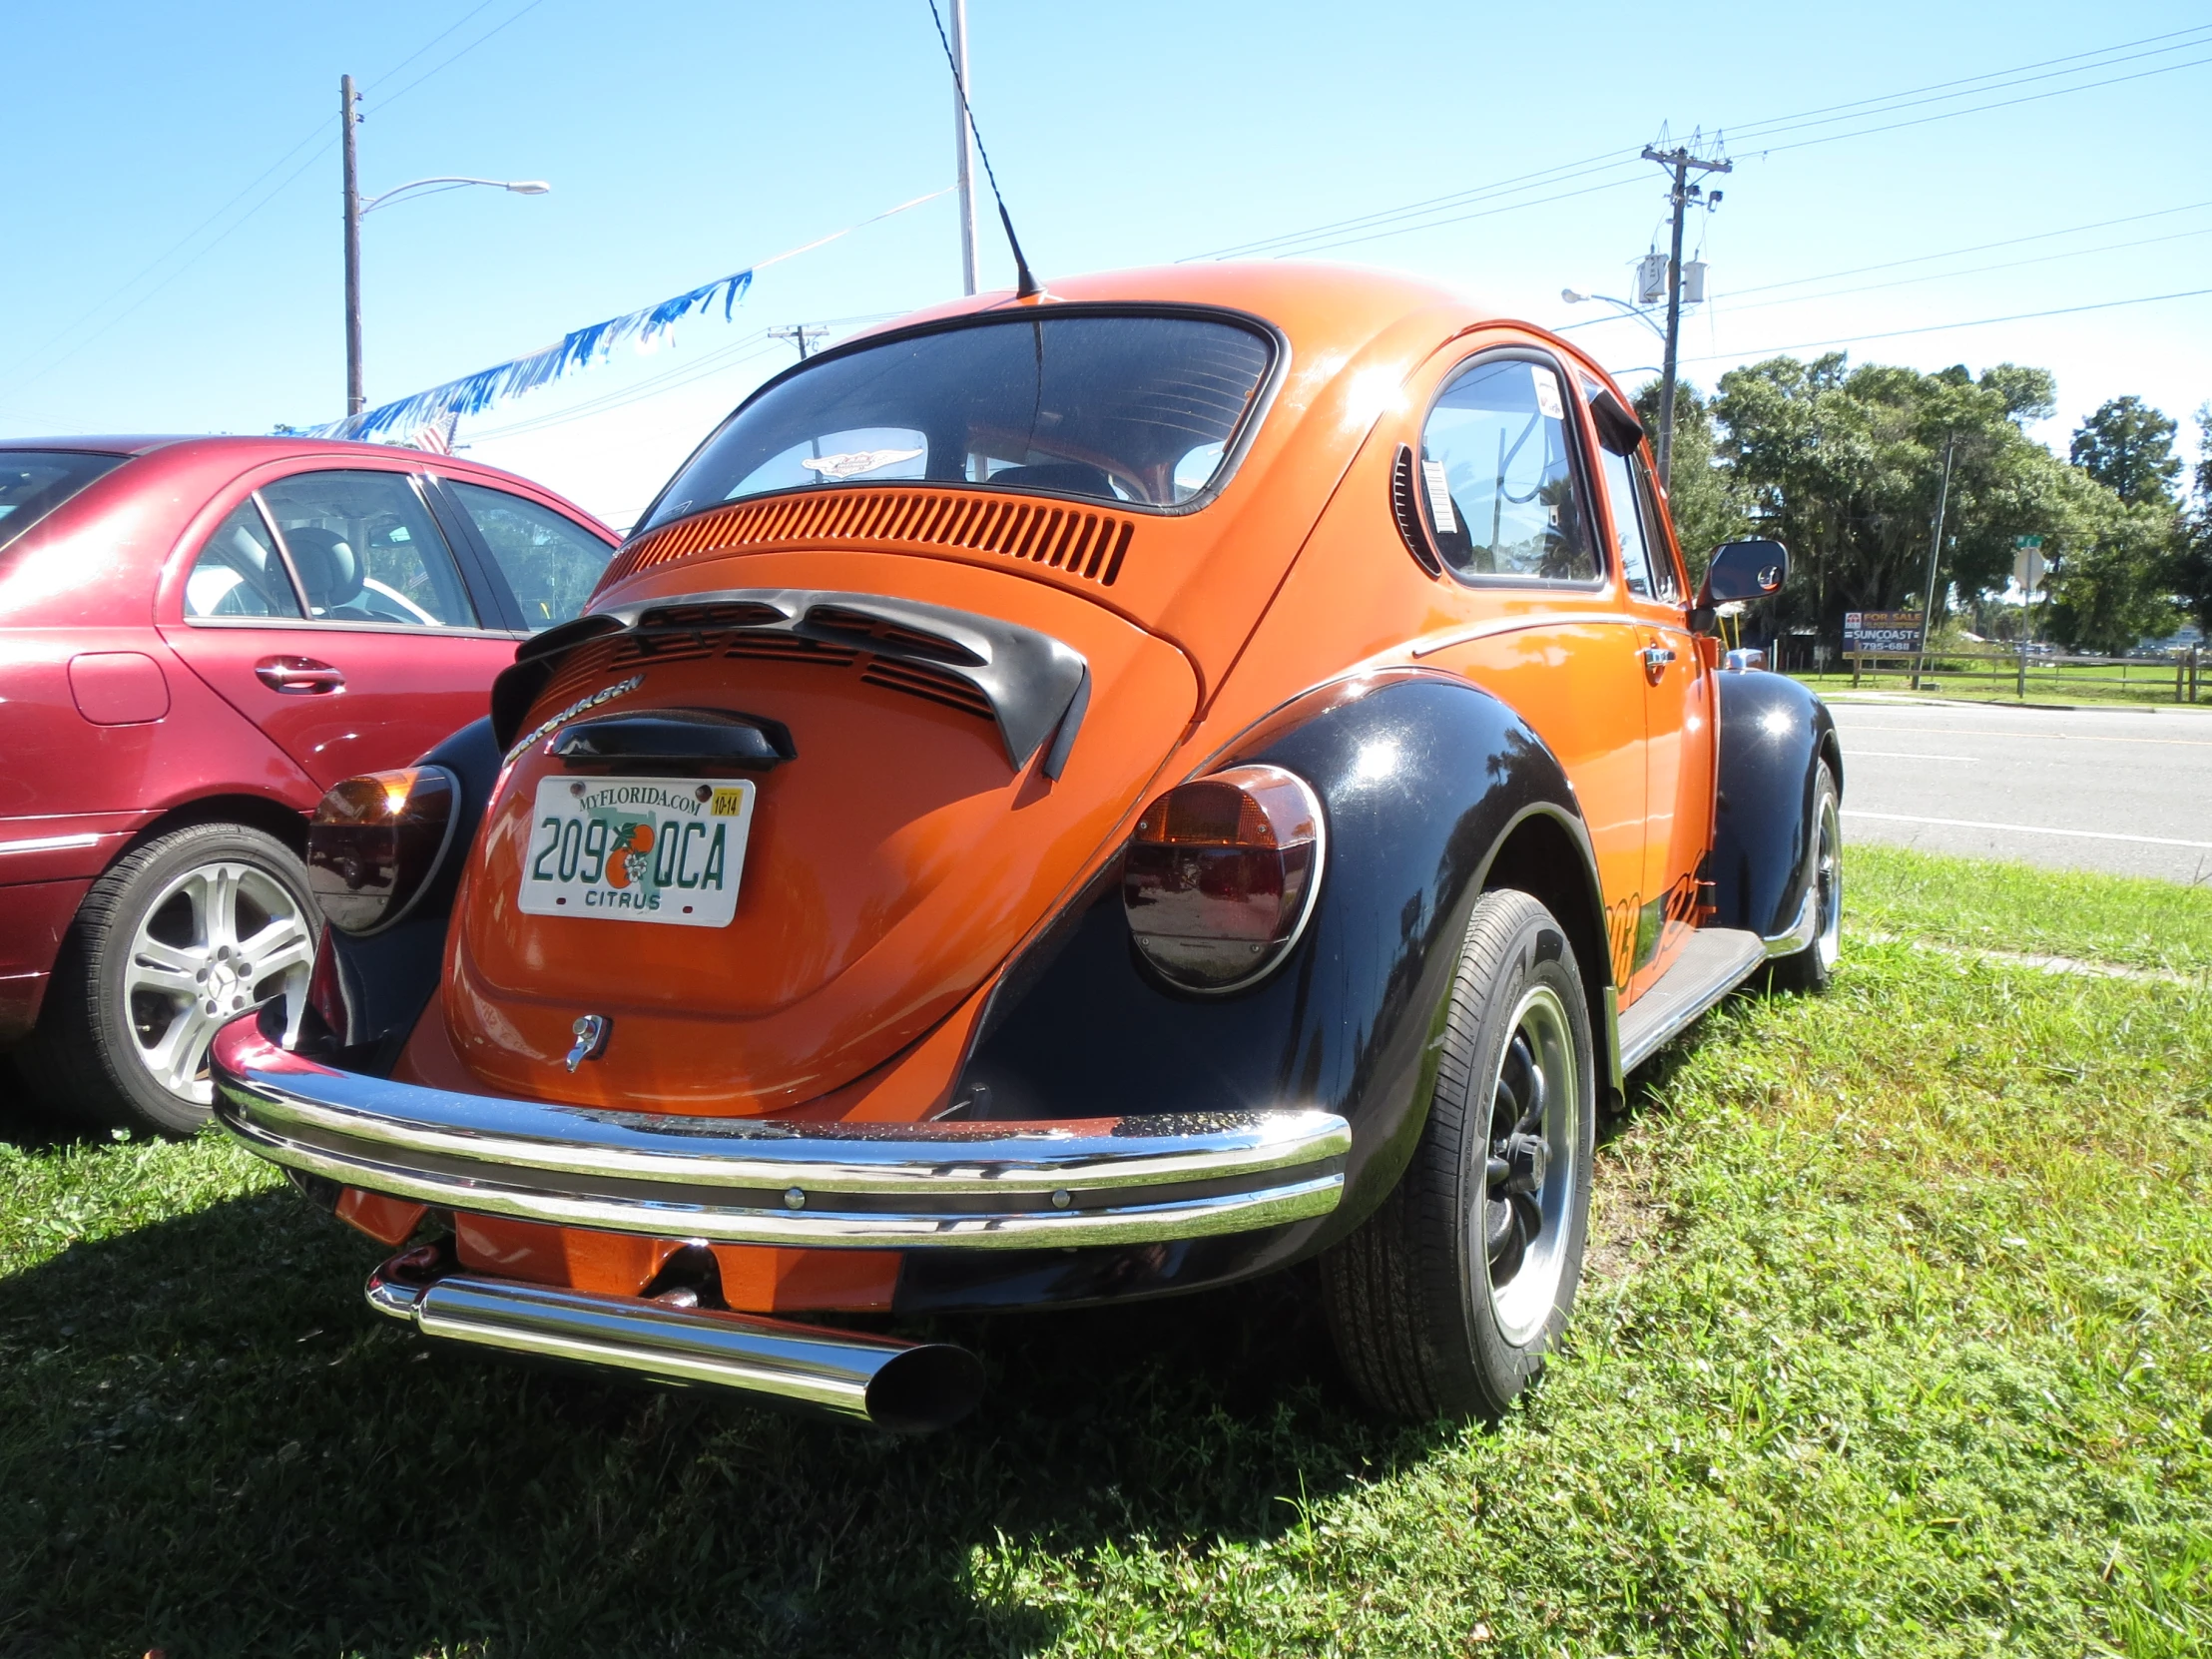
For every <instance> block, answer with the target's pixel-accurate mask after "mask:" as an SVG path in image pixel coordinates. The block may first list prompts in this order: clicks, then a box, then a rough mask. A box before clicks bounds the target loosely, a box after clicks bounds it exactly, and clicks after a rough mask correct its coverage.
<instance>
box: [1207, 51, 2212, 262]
mask: <svg viewBox="0 0 2212 1659" xmlns="http://www.w3.org/2000/svg"><path fill="white" fill-rule="evenodd" d="M2207 37H2212V25H2199V26H2196V27H2193V28H2189V29H2181V30H2174V31H2170V32H2169V33H2167V34H2162V35H2149V36H2145V37H2142V38H2141V39H2137V40H2130V41H2121V42H2117V43H2115V44H2113V45H2110V46H2102V47H2097V48H2094V49H2092V50H2089V51H2084V52H2076V53H2071V54H2068V55H2067V56H2065V57H2060V58H2046V59H2042V60H2039V61H2037V62H2035V63H2029V64H2020V65H2016V66H2014V67H2012V68H2010V69H2002V70H1992V71H1989V72H1986V73H1984V74H1980V75H1972V76H1964V77H1960V78H1958V79H1956V80H1952V81H1942V82H1936V83H1933V84H1932V85H1929V86H1924V87H1915V88H1908V89H1906V90H1904V91H1900V92H1893V93H1883V94H1879V95H1877V96H1873V97H1869V98H1863V99H1858V100H1856V101H1854V102H1851V103H1846V104H1830V105H1823V106H1821V107H1819V108H1816V109H1812V110H1805V111H1800V112H1799V113H1797V114H1795V115H1790V116H1779V117H1774V118H1770V119H1768V120H1764V121H1758V122H1753V123H1751V124H1749V125H1748V126H1743V127H1738V128H1735V129H1733V131H1734V132H1735V134H1736V135H1737V138H1738V140H1739V142H1742V141H1743V140H1745V139H1747V138H1762V137H1770V136H1782V135H1784V134H1786V133H1789V132H1795V131H1801V130H1804V129H1805V128H1808V127H1813V126H1824V125H1829V124H1831V123H1833V122H1836V121H1841V120H1849V119H1851V118H1852V116H1853V115H1855V114H1856V115H1861V116H1880V115H1884V114H1888V113H1891V112H1892V111H1894V110H1898V109H1906V108H1912V107H1915V103H1914V102H1907V101H1909V100H1910V101H1916V102H1918V103H1931V102H1941V101H1943V100H1944V99H1945V98H1950V99H1957V98H1971V97H1977V96H1981V95H1985V94H1987V93H1990V92H1999V91H2004V90H2006V89H2008V88H2009V87H2012V86H2024V85H2028V84H2031V83H2033V82H2035V81H2039V80H2048V79H2051V78H2052V77H2053V76H2054V75H2064V74H2093V73H2094V72H2095V71H2096V70H2098V69H2100V68H2104V67H2108V66H2109V65H2111V64H2114V63H2122V62H2132V61H2135V60H2136V59H2139V58H2143V57H2154V56H2159V55H2162V54H2164V53H2170V52H2175V51H2181V50H2186V49H2187V48H2188V47H2190V46H2193V45H2201V44H2204V43H2205V40H2206V38H2207ZM2160 42H2168V43H2169V44H2166V45H2163V46H2161V45H2159V44H2158V43H2160ZM2144 46H2149V47H2154V48H2155V50H2153V51H2150V52H2137V53H2134V54H2133V56H2132V57H2127V58H2122V57H2115V56H2114V54H2117V53H2123V52H2130V51H2131V50H2132V49H2133V48H2136V47H2144ZM2091 59H2100V60H2104V61H2103V62H2089V61H2087V60H2091ZM2205 62H2212V59H2192V60H2190V61H2188V62H2185V63H2179V64H2166V65H2161V66H2160V67H2158V68H2156V69H2151V70H2144V71H2140V72H2137V73H2135V74H2132V75H2124V76H2116V77H2112V78H2110V79H2108V80H2102V81H2091V82H2083V83H2081V84H2078V85H2074V86H2066V87H2052V88H2048V89H2046V90H2044V91H2041V92H2037V93H2031V94H2027V95H2026V96H2024V97H2021V98H2016V99H2004V100H1999V101H1995V102H1990V103H1982V104H1975V105H1971V106H1969V107H1967V108H1964V109H1957V110H1947V111H1942V112H1939V113H1937V114H1936V115H1932V116H1921V117H1915V118H1913V119H1912V120H1909V121H1901V122H1894V123H1890V124H1887V125H1882V126H1873V127H1866V128H1860V129H1856V130H1854V131H1852V132H1848V133H1830V134H1824V135H1822V136H1820V137H1818V138H1812V139H1806V140H1803V141H1801V142H1800V143H1798V144H1793V145H1768V146H1764V147H1762V149H1761V151H1760V153H1761V154H1769V155H1771V154H1778V153H1780V152H1781V151H1783V150H1791V149H1802V148H1805V147H1807V146H1809V145H1814V144H1827V143H1834V142H1837V141H1839V140H1842V139H1848V138H1863V137H1869V136H1872V135H1874V134H1877V133H1884V132H1892V131H1897V130H1900V129H1903V128H1907V127H1915V126H1923V125H1926V124H1927V123H1929V122H1931V121H1946V120H1951V119H1953V118H1955V117H1958V116H1965V115H1974V114H1979V113H1981V112H1983V111H1986V110H1992V109H2006V108H2011V107H2013V106H2015V105H2018V104H2023V103H2033V102H2037V101H2039V100H2042V99H2046V98H2059V97H2064V96H2067V95H2068V94H2071V93H2075V92H2087V91H2092V90H2094V89H2095V88H2098V87H2103V86H2112V85H2117V84H2119V83H2121V82H2124V81H2132V80H2140V79H2142V78H2144V77H2145V76H2147V75H2162V74H2168V73H2172V72H2174V71H2177V70H2183V69H2191V68H2195V67H2198V66H2199V65H2200V64H2202V63H2205ZM2066 64H2071V65H2072V66H2073V67H2072V68H2071V69H2070V70H2069V69H2056V70H2053V69H2052V66H2053V65H2066ZM2034 71H2049V72H2050V73H2046V74H2036V73H2031V72H2034ZM1948 89H1958V90H1948ZM1929 95H1939V96H1929ZM1637 159H1638V158H1637V156H1636V154H1635V152H1633V151H1607V152H1603V153H1601V154H1599V155H1594V156H1590V157H1586V158H1584V159H1583V160H1581V161H1578V162H1568V163H1562V164H1560V165H1559V166H1557V167H1553V168H1547V169H1542V170H1539V171H1537V172H1534V173H1527V174H1520V175H1517V176H1515V177H1513V178H1510V179H1504V180H1497V181H1493V182H1492V183H1489V184H1486V185H1477V186H1472V187H1469V188H1468V189H1466V190H1463V191H1457V192H1452V193H1448V194H1446V195H1443V196H1436V197H1429V198H1426V199H1424V200H1422V201H1419V202H1412V203H1406V204H1403V205H1401V206H1398V207H1395V208H1387V209H1382V210H1379V211H1377V212H1375V213H1370V214H1362V215H1358V216H1356V217H1353V218H1350V219H1343V220H1334V221H1330V222H1328V223H1326V224H1322V225H1315V226H1309V227H1307V228H1306V229H1304V230H1301V231H1291V232H1285V233H1281V234H1279V235H1276V236H1273V237H1264V238H1259V239H1256V240H1253V241H1250V242H1245V243H1239V244H1235V245H1232V246H1229V247H1225V248H1220V249H1216V250H1214V251H1212V252H1210V253H1205V254H1198V255H1192V256H1187V260H1189V261H1196V260H1215V259H1233V258H1239V257H1244V256H1251V255H1273V256H1274V257H1277V258H1282V257H1285V256H1286V255H1289V254H1293V253H1300V254H1313V253H1320V252H1323V251H1326V250H1328V249H1332V248H1343V247H1350V246H1353V245H1355V244H1358V243H1363V242H1373V241H1379V240H1381V239H1382V238H1383V237H1385V236H1401V235H1408V234H1411V233H1413V232H1416V231H1426V230H1435V229H1438V228H1440V227H1442V226H1445V225H1455V224H1460V223H1463V222H1464V221H1465V220H1467V219H1473V218H1483V217H1488V216H1489V215H1491V214H1496V213H1505V212H1511V211H1514V210H1516V209H1520V208H1533V207H1543V206H1548V205H1550V204H1552V203H1555V202H1561V201H1567V200H1571V199H1572V198H1574V197H1577V196H1585V195H1590V194H1593V193H1594V192H1595V191H1598V190H1604V189H1609V188H1613V187H1612V186H1610V185H1595V186H1589V187H1586V188H1584V189H1580V190H1574V191H1565V192H1560V193H1557V194H1554V195H1546V196H1537V197H1534V198H1532V199H1530V200H1528V201H1523V202H1514V203H1508V204H1506V205H1504V206H1501V207H1494V208H1486V209H1484V210H1482V212H1480V213H1476V214H1452V213H1450V212H1449V210H1451V209H1453V208H1456V207H1460V206H1464V205H1468V204H1472V203H1474V202H1478V201H1488V200H1494V199H1495V198H1497V197H1500V196H1510V195H1516V194H1519V193H1520V192H1522V191H1525V190H1534V189H1537V188H1539V187H1542V186H1545V185H1559V184H1567V183H1573V182H1576V181H1579V180H1581V179H1585V178H1591V177H1595V176H1597V175H1600V174H1604V173H1608V172H1618V171H1624V170H1628V169H1633V168H1634V167H1635V166H1636V163H1637ZM1618 182H1619V183H1624V184H1625V183H1629V182H1632V181H1631V180H1630V179H1627V178H1624V179H1622V180H1620V181H1618ZM1439 214H1441V215H1445V216H1446V217H1440V218H1439V217H1432V216H1434V215H1439ZM1408 220H1413V221H1418V223H1404V222H1405V221H1408ZM1384 227H1388V229H1384Z"/></svg>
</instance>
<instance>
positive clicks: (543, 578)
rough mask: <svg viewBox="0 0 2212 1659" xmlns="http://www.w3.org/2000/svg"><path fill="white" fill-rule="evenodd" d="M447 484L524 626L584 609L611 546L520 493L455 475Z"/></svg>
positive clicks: (560, 619)
mask: <svg viewBox="0 0 2212 1659" xmlns="http://www.w3.org/2000/svg"><path fill="white" fill-rule="evenodd" d="M446 488H448V489H450V490H451V491H452V492H453V494H454V496H455V497H456V498H457V499H458V500H459V501H460V503H461V507H462V510H463V511H465V512H466V513H467V514H468V516H469V520H470V522H471V523H473V524H474V525H475V526H476V533H477V534H478V535H480V536H482V537H483V538H484V545H485V546H486V547H488V548H490V549H491V556H492V560H493V562H494V563H495V564H497V565H498V566H499V573H500V575H502V576H504V577H506V579H507V586H508V587H509V588H510V589H511V590H512V591H513V593H514V596H515V603H516V604H517V605H519V606H521V607H522V622H523V626H524V627H526V628H528V629H529V630H530V631H531V632H532V633H535V632H537V631H538V630H539V629H542V628H550V627H552V626H553V625H554V624H555V623H556V622H568V621H571V620H573V619H574V618H575V617H576V616H578V615H579V614H580V613H581V612H582V611H583V609H584V601H585V600H587V599H589V598H590V597H591V590H592V588H593V587H594V586H595V585H596V584H597V583H598V581H599V576H600V572H602V571H604V570H605V569H606V568H607V561H608V559H610V558H611V557H613V555H614V549H613V548H611V547H609V546H608V545H607V544H606V543H605V542H603V541H601V540H600V539H599V538H598V537H597V536H595V535H593V534H592V533H591V532H590V531H588V530H586V529H584V528H583V526H581V525H579V524H573V523H571V522H570V521H569V520H567V519H565V518H563V517H562V516H561V515H560V514H559V513H556V512H553V511H551V510H549V509H547V508H545V507H541V506H539V505H538V504H537V503H536V502H535V501H525V500H524V499H523V498H522V497H521V496H519V495H509V494H508V493H507V492H506V491H505V490H495V489H486V488H485V487H484V486H483V485H482V484H464V483H462V482H460V481H459V480H458V479H454V478H448V479H447V480H446Z"/></svg>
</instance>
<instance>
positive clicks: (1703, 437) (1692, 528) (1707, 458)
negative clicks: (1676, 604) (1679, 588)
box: [1636, 380, 1751, 591]
mask: <svg viewBox="0 0 2212 1659" xmlns="http://www.w3.org/2000/svg"><path fill="white" fill-rule="evenodd" d="M1636 413H1637V414H1638V415H1639V416H1641V417H1642V419H1643V423H1644V430H1646V431H1647V432H1656V431H1658V430H1659V382H1658V381H1657V380H1647V381H1646V382H1645V383H1644V385H1643V387H1642V389H1641V390H1639V391H1638V392H1637V393H1636ZM1673 467H1674V479H1673V482H1672V484H1671V486H1670V487H1669V489H1668V491H1667V516H1668V517H1670V518H1672V519H1673V520H1674V535H1675V540H1676V541H1678V542H1679V543H1681V546H1682V562H1683V563H1684V564H1686V565H1688V566H1689V570H1690V586H1691V588H1692V590H1693V591H1694V590H1695V589H1696V587H1697V585H1698V583H1700V582H1701V581H1703V580H1704V579H1705V566H1706V563H1707V562H1708V561H1709V560H1710V559H1711V558H1712V556H1713V549H1714V548H1716V547H1718V546H1720V544H1721V543H1722V542H1724V541H1733V540H1735V539H1736V538H1737V537H1739V536H1744V535H1748V534H1749V533H1750V529H1751V521H1750V520H1749V518H1747V517H1746V516H1745V513H1744V507H1743V503H1742V502H1741V501H1740V500H1739V499H1738V498H1737V493H1736V489H1735V480H1734V478H1733V476H1732V475H1731V473H1730V472H1729V471H1728V469H1727V468H1725V467H1723V466H1721V465H1719V464H1718V463H1717V461H1716V458H1715V456H1714V453H1713V415H1712V409H1711V405H1709V404H1708V403H1707V402H1706V400H1705V399H1704V398H1703V397H1701V396H1700V395H1699V394H1698V390H1697V388H1696V387H1695V386H1693V385H1691V384H1690V383H1689V382H1688V381H1687V380H1678V381H1676V382H1675V387H1674V454H1673Z"/></svg>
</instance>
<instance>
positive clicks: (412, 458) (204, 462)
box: [0, 433, 615, 535]
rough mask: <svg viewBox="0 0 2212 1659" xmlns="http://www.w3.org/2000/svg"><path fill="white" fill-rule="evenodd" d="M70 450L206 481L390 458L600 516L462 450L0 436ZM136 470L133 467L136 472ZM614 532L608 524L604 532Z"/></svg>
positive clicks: (319, 441) (292, 437)
mask: <svg viewBox="0 0 2212 1659" xmlns="http://www.w3.org/2000/svg"><path fill="white" fill-rule="evenodd" d="M57 449H59V450H73V451H76V452H78V453H82V454H94V455H116V456H121V457H123V458H124V459H127V460H139V459H141V458H142V457H146V456H152V455H159V456H160V457H161V459H160V460H159V462H156V463H153V464H155V465H157V466H159V467H160V468H161V469H162V470H164V471H167V470H169V469H170V468H172V467H175V468H177V469H180V472H181V473H197V472H198V471H199V469H201V468H202V467H203V466H205V467H213V468H216V469H218V471H217V473H215V474H209V475H208V476H209V479H210V481H211V482H213V481H214V480H215V478H216V477H217V476H219V475H235V472H231V471H230V469H240V470H243V469H244V468H246V467H250V466H253V465H255V464H257V463H260V462H263V461H275V460H290V459H300V460H309V459H325V460H340V461H342V460H346V459H349V458H353V457H358V458H360V459H363V460H368V459H373V460H376V461H379V462H381V463H382V464H384V465H385V466H390V465H391V464H393V462H394V461H397V462H399V463H400V464H402V465H414V466H422V467H434V468H435V469H436V470H438V471H439V472H443V473H447V474H450V475H453V476H455V477H459V478H477V479H481V480H483V481H485V482H497V483H500V484H503V485H506V486H508V487H510V488H512V487H519V488H521V489H523V490H525V491H529V492H533V493H535V494H538V495H542V496H544V497H546V498H547V499H548V500H552V501H558V502H560V503H562V505H563V506H564V507H565V508H566V509H567V510H568V511H569V512H572V513H575V514H577V515H579V516H581V517H583V518H584V519H586V520H588V521H589V522H591V523H593V524H599V523H600V522H601V521H600V520H599V519H598V518H597V517H595V516H594V515H593V514H592V513H591V512H589V511H588V510H587V509H585V508H584V507H581V506H579V505H578V504H577V503H576V502H574V501H571V500H569V498H568V497H567V496H565V495H563V494H561V493H560V491H558V490H556V489H554V488H553V487H552V486H550V485H548V484H542V483H539V482H538V481H537V480H535V479H532V478H526V477H524V476H522V475H521V474H519V473H514V472H508V471H505V470H503V469H502V468H500V467H496V466H491V465H489V464H487V463H485V462H483V461H474V460H470V459H468V458H467V457H466V456H462V455H441V454H438V453H437V452H435V451H433V450H427V449H413V448H409V447H406V446H404V445H401V444H390V443H354V442H350V441H347V440H345V439H342V438H319V437H312V436H308V435H306V434H304V433H299V434H291V433H278V434H275V435H271V436H266V437H264V436H243V435H235V434H230V433H171V434H167V435H150V434H126V435H115V434H108V435H101V436H75V437H51V438H33V437H15V438H0V455H4V454H8V453H11V452H21V451H25V450H45V451H51V450H57ZM138 470H139V469H137V468H134V469H133V472H134V474H136V473H137V472H138ZM614 533H615V532H614V531H613V530H612V529H611V528H609V529H608V534H610V535H613V534H614Z"/></svg>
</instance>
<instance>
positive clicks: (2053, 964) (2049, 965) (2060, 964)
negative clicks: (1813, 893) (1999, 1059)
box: [1851, 930, 2212, 990]
mask: <svg viewBox="0 0 2212 1659" xmlns="http://www.w3.org/2000/svg"><path fill="white" fill-rule="evenodd" d="M1851 936H1852V937H1853V938H1855V939H1857V940H1859V942H1860V943H1862V944H1902V945H1904V946H1905V947H1906V948H1907V949H1908V950H1918V951H1924V952H1926V953H1927V954H1929V955H1931V956H1949V957H1952V958H1954V959H1957V960H1962V961H1987V962H1994V963H1996V964H1997V965H1998V966H2000V967H2019V968H2027V969H2029V970H2031V971H2033V972H2036V973H2057V974H2065V975H2068V976H2070V977H2073V978H2079V979H2133V980H2136V981H2139V982H2141V983H2145V984H2155V985H2180V986H2183V987H2185V988H2187V989H2191V990H2203V989H2206V988H2207V987H2212V969H2207V970H2205V971H2203V972H2198V973H2177V972H2175V971H2174V970H2173V969H2171V968H2142V967H2123V966H2122V965H2120V964H2119V963H2117V962H2092V961H2088V960H2086V959H2084V958H2082V957H2079V956H2041V955H2035V954H2032V953H2030V952H2027V951H2020V950H1990V949H1987V948H1984V947H1982V946H1978V945H1962V944H1937V943H1936V942H1935V941H1934V940H1931V939H1909V938H1907V937H1906V936H1905V935H1904V934H1902V933H1877V932H1866V933H1862V932H1858V931H1856V930H1854V931H1853V932H1852V933H1851Z"/></svg>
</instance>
